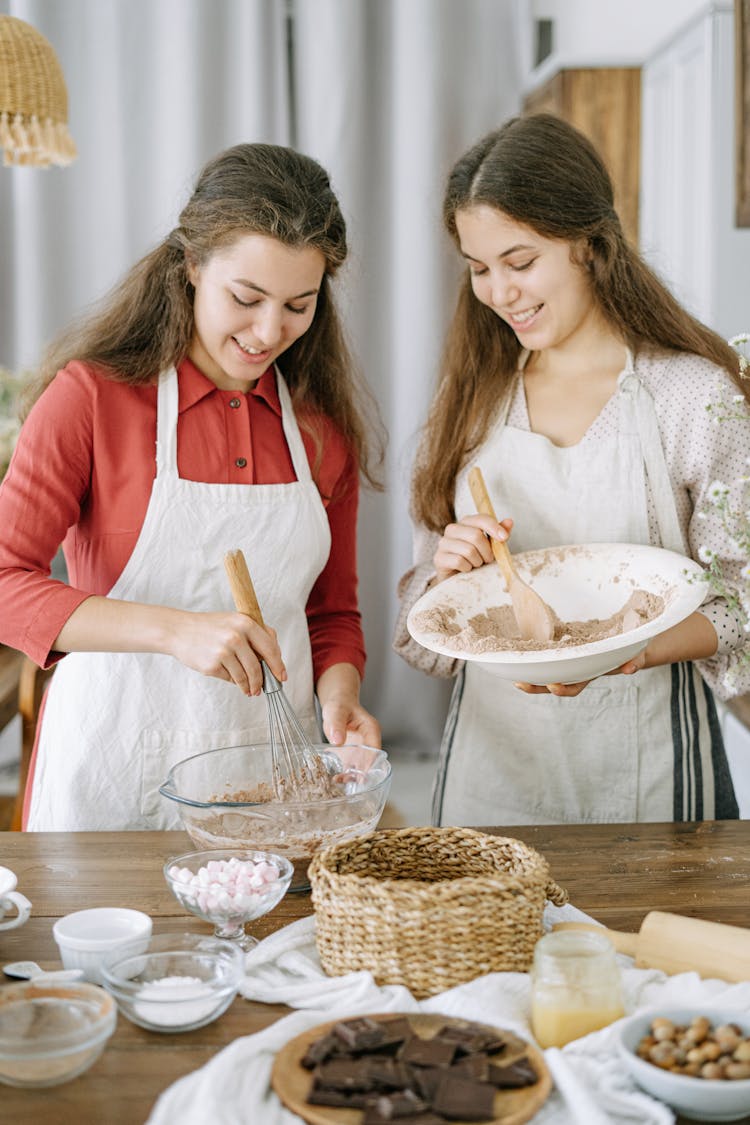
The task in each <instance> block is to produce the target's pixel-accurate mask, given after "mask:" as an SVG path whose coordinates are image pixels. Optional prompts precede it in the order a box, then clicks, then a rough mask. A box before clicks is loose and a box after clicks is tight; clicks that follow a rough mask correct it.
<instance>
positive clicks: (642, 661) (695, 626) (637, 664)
mask: <svg viewBox="0 0 750 1125" xmlns="http://www.w3.org/2000/svg"><path fill="white" fill-rule="evenodd" d="M718 644H719V638H718V637H717V636H716V630H715V629H714V627H713V625H712V624H711V622H710V621H709V620H708V618H707V617H704V615H703V614H702V613H701V612H700V610H696V611H695V613H691V614H690V616H689V617H686V618H685V620H684V621H680V623H679V624H678V625H673V626H672V627H671V629H665V630H664V632H663V633H657V635H656V636H655V637H652V638H651V640H650V641H649V642H648V644H647V645H646V647H645V648H643V649H642V650H641V652H639V653H638V655H637V656H634V657H632V659H631V660H627V661H626V662H625V663H624V664H621V665H620V667H619V668H613V669H612V671H611V672H607V673H606V675H608V676H619V675H623V676H632V675H633V673H634V672H640V671H641V669H642V668H658V667H659V666H660V665H663V664H678V663H682V662H686V661H689V660H708V659H709V658H710V657H712V656H713V655H714V654H715V653H716V649H717V647H718ZM590 683H591V680H584V681H583V682H582V683H579V684H545V685H544V686H542V687H539V686H537V685H536V684H520V683H519V684H516V687H517V688H520V690H521V691H525V692H526V694H527V695H544V694H549V695H559V696H561V697H565V696H576V695H580V694H581V692H582V691H583V689H584V688H585V687H586V685H587V684H590Z"/></svg>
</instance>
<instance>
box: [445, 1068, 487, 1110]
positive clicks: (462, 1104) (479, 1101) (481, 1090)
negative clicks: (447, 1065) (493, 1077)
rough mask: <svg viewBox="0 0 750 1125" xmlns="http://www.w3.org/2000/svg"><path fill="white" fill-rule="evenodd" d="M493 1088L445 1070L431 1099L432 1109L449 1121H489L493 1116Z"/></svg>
mask: <svg viewBox="0 0 750 1125" xmlns="http://www.w3.org/2000/svg"><path fill="white" fill-rule="evenodd" d="M494 1103H495V1089H494V1087H493V1086H487V1085H486V1084H485V1083H482V1082H474V1081H473V1080H472V1079H471V1078H460V1077H459V1076H458V1075H457V1074H456V1073H455V1071H454V1070H453V1069H451V1070H450V1071H446V1073H445V1074H444V1075H443V1078H442V1081H441V1082H440V1085H439V1086H438V1088H437V1091H436V1093H435V1097H434V1098H433V1100H432V1109H433V1110H434V1112H435V1113H440V1114H442V1115H443V1117H447V1118H448V1120H449V1121H490V1120H492V1118H493V1117H494V1113H493V1107H494Z"/></svg>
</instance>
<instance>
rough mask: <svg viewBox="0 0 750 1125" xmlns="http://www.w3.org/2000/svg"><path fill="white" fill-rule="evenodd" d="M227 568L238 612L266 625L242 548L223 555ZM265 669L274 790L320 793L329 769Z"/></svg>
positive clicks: (290, 794) (280, 793)
mask: <svg viewBox="0 0 750 1125" xmlns="http://www.w3.org/2000/svg"><path fill="white" fill-rule="evenodd" d="M224 569H225V570H226V572H227V577H228V578H229V585H230V587H231V590H232V596H233V598H234V604H235V607H236V609H237V611H238V612H239V613H244V614H246V615H247V616H248V617H251V618H252V619H253V621H255V622H257V624H258V625H264V624H265V622H264V621H263V614H262V613H261V609H260V605H259V604H258V599H257V597H256V594H255V588H254V586H253V582H252V579H251V577H250V572H249V570H248V568H247V563H246V561H245V556H244V555H243V553H242V551H240V550H235V551H228V552H227V553H226V554H225V556H224ZM261 667H262V668H263V694H264V695H265V697H266V706H267V710H268V735H269V738H268V740H269V743H270V746H271V764H272V769H273V788H274V793H275V794H276V796H277V797H278V798H279V799H280V800H284V799H285V798H286V799H289V798H290V797H293V796H295V795H299V794H300V793H304V794H305V795H313V793H315V795H320V792H319V791H320V789H321V787H325V786H327V785H328V782H329V777H330V773H329V769H328V767H327V765H326V763H325V761H324V759H322V758H321V756H320V755H319V754H318V752H317V751H316V749H315V747H314V746H313V744H312V742H311V741H310V739H309V738H308V736H307V734H306V733H305V730H304V728H303V726H302V724H301V722H300V721H299V719H298V717H297V715H296V713H295V711H294V709H293V707H292V706H291V704H290V703H289V701H288V699H287V698H286V696H285V695H284V690H283V688H282V686H281V683H280V682H279V680H277V678H276V676H274V674H273V672H272V671H271V669H270V668H269V667H268V665H267V664H266V662H265V660H261Z"/></svg>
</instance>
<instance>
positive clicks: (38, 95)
mask: <svg viewBox="0 0 750 1125" xmlns="http://www.w3.org/2000/svg"><path fill="white" fill-rule="evenodd" d="M0 147H1V148H2V149H3V150H4V156H3V163H4V164H33V165H37V166H39V167H47V166H48V165H50V164H70V162H71V160H74V159H75V157H76V146H75V143H74V142H73V138H72V137H71V135H70V133H69V132H68V91H67V89H66V87H65V79H64V78H63V72H62V68H61V66H60V63H59V62H58V59H57V55H56V54H55V52H54V49H53V47H52V45H51V43H49V42H48V41H47V40H46V39H45V38H44V36H43V35H41V34H40V33H39V32H38V31H36V30H35V29H34V28H33V27H32V26H31V25H30V24H28V23H26V22H25V21H24V20H19V19H16V18H15V16H0Z"/></svg>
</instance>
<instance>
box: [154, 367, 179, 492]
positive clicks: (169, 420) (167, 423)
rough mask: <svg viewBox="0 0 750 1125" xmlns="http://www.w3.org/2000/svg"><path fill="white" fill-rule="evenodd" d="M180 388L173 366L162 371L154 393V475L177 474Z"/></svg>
mask: <svg viewBox="0 0 750 1125" xmlns="http://www.w3.org/2000/svg"><path fill="white" fill-rule="evenodd" d="M179 412H180V390H179V384H178V381H177V371H176V370H175V368H174V367H169V368H167V370H166V371H162V373H161V375H160V376H159V385H158V389H157V393H156V475H157V477H158V476H165V475H167V474H169V475H170V476H171V475H174V476H177V418H178V415H179Z"/></svg>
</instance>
